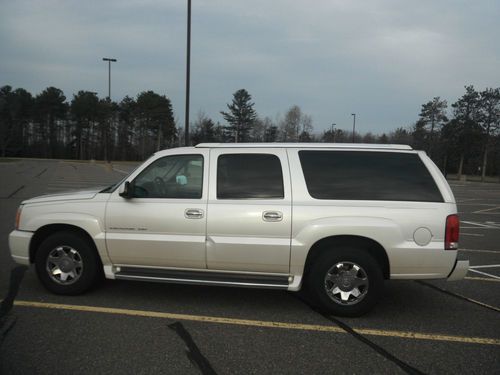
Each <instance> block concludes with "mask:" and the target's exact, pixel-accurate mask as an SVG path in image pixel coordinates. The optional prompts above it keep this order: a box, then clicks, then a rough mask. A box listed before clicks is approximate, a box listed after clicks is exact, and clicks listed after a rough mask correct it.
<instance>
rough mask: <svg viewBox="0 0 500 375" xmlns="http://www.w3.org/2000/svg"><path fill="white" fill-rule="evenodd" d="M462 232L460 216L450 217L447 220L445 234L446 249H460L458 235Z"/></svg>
mask: <svg viewBox="0 0 500 375" xmlns="http://www.w3.org/2000/svg"><path fill="white" fill-rule="evenodd" d="M459 231H460V219H459V218H458V215H449V216H448V217H447V218H446V230H445V234H444V249H445V250H457V249H458V234H459Z"/></svg>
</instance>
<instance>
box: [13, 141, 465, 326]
mask: <svg viewBox="0 0 500 375" xmlns="http://www.w3.org/2000/svg"><path fill="white" fill-rule="evenodd" d="M458 231H459V220H458V216H457V207H456V204H455V199H454V197H453V194H452V192H451V190H450V187H449V186H448V184H447V182H446V180H445V178H444V177H443V175H442V174H441V173H440V171H439V169H438V168H437V167H436V166H435V165H434V163H433V162H432V161H431V160H430V159H429V158H428V157H427V156H426V155H425V153H424V152H422V151H414V150H412V149H411V148H410V147H409V146H401V145H358V144H303V143H301V144H276V143H272V144H200V145H198V146H196V147H186V148H176V149H170V150H165V151H160V152H157V153H156V154H154V155H153V156H152V157H151V158H150V159H148V160H147V161H146V162H144V163H143V164H142V165H141V166H140V167H138V168H137V169H136V170H135V171H134V172H132V173H131V174H130V175H129V176H128V177H126V178H125V179H124V180H123V181H121V182H119V183H117V184H116V185H113V186H111V187H109V188H106V189H104V190H100V191H99V190H95V191H84V192H77V193H72V194H62V195H47V196H43V197H38V198H33V199H29V200H27V201H24V202H23V203H22V204H21V206H20V207H19V210H18V214H17V219H16V229H15V230H14V231H13V232H12V233H11V234H10V237H9V244H10V249H11V254H12V257H13V258H14V259H15V260H16V261H17V262H18V263H22V264H26V265H29V264H30V263H35V265H36V270H37V273H38V276H39V278H40V280H41V282H42V283H43V284H44V285H45V286H46V287H47V288H48V289H49V290H50V291H52V292H55V293H59V294H77V293H82V292H84V291H85V290H87V289H88V288H89V287H91V285H92V284H94V282H95V281H96V280H98V279H99V277H100V276H101V275H102V274H104V276H105V277H106V278H109V279H126V280H145V281H159V282H175V283H189V284H208V285H230V286H243V287H262V288H279V289H285V290H290V291H298V290H300V289H301V287H303V286H307V289H308V291H310V293H311V294H312V295H313V296H314V297H315V298H316V299H317V301H318V302H320V303H321V304H322V306H323V307H324V308H326V309H328V310H329V311H330V312H332V313H334V314H337V315H348V316H356V315H361V314H363V313H365V312H367V311H368V310H369V309H370V308H372V307H373V305H374V304H375V302H376V301H377V299H378V298H379V296H380V294H381V292H382V288H383V283H384V279H439V278H448V280H457V279H460V278H463V277H464V276H465V273H466V272H467V269H468V261H457V248H458Z"/></svg>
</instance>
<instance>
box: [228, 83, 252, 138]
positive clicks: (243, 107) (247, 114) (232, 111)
mask: <svg viewBox="0 0 500 375" xmlns="http://www.w3.org/2000/svg"><path fill="white" fill-rule="evenodd" d="M253 106H254V103H252V97H251V96H250V94H249V93H248V92H247V90H245V89H240V90H238V91H236V92H235V93H234V94H233V101H232V103H231V104H227V108H228V109H229V111H228V112H224V111H221V112H220V113H221V114H222V116H223V117H224V120H226V121H227V122H228V125H227V126H226V129H227V130H228V131H229V132H230V133H231V134H233V137H234V141H235V142H245V141H247V140H248V138H249V135H248V134H249V131H250V129H251V127H252V126H253V123H254V121H255V119H256V118H257V113H256V112H255V110H254V108H253Z"/></svg>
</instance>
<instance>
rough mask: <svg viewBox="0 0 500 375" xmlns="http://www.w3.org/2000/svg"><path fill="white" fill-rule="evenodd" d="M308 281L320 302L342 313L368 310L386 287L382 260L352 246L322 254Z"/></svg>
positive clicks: (347, 313)
mask: <svg viewBox="0 0 500 375" xmlns="http://www.w3.org/2000/svg"><path fill="white" fill-rule="evenodd" d="M308 282H309V288H310V290H311V293H312V294H313V296H314V297H315V298H316V300H317V301H318V302H319V303H320V305H321V306H322V307H323V308H324V309H326V310H327V311H328V312H330V313H332V314H334V315H339V316H360V315H363V314H365V313H367V312H368V311H370V310H371V309H372V308H373V307H374V306H375V304H376V303H377V301H378V299H379V298H380V296H381V294H382V290H383V286H384V278H383V275H382V270H381V269H380V266H379V264H378V262H377V261H376V260H375V259H374V258H373V257H372V256H371V255H370V254H369V253H368V252H367V251H363V250H360V249H356V248H349V247H343V248H339V249H332V250H331V251H325V252H324V253H323V254H321V255H320V256H319V257H318V258H317V259H316V260H315V262H314V263H313V264H312V266H311V269H310V270H309V278H308Z"/></svg>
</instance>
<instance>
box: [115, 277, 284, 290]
mask: <svg viewBox="0 0 500 375" xmlns="http://www.w3.org/2000/svg"><path fill="white" fill-rule="evenodd" d="M115 279H117V280H118V279H119V280H140V281H153V282H163V283H174V284H175V283H178V284H193V285H213V286H238V287H247V288H270V289H284V290H287V289H288V285H280V284H259V283H245V282H236V281H207V280H197V279H181V278H172V277H151V276H137V275H120V274H115Z"/></svg>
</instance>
